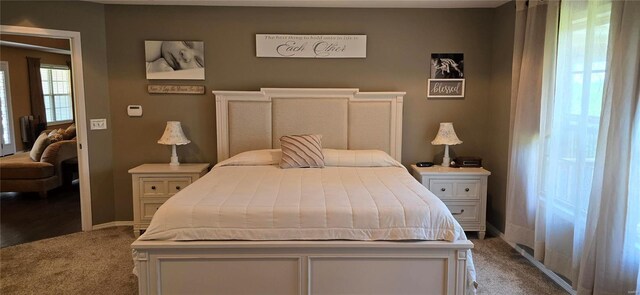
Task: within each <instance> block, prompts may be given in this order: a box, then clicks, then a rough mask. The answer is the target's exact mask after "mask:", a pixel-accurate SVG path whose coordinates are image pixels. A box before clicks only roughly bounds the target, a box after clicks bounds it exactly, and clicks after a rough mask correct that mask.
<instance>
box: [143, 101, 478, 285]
mask: <svg viewBox="0 0 640 295" xmlns="http://www.w3.org/2000/svg"><path fill="white" fill-rule="evenodd" d="M214 94H215V96H216V107H217V108H216V119H217V122H216V123H217V139H218V159H219V161H220V162H219V163H218V164H217V165H216V166H215V167H214V168H213V169H212V171H211V172H209V173H208V174H207V175H205V176H204V177H203V178H201V179H200V180H198V181H196V182H195V183H193V184H192V185H190V186H188V187H187V188H185V189H184V190H182V191H181V192H180V193H178V194H176V195H175V196H173V197H172V198H171V199H170V200H169V201H167V202H166V203H165V204H164V205H163V206H162V207H161V208H160V209H159V210H158V212H157V213H156V215H154V218H153V220H152V222H151V225H150V226H149V228H148V229H147V232H145V234H143V235H142V236H141V237H140V238H139V239H138V240H137V241H135V242H134V243H133V244H132V248H133V251H134V252H133V253H134V261H135V265H136V273H137V275H138V279H139V292H140V294H203V293H206V294H468V293H473V291H474V288H473V286H472V285H473V281H474V279H475V271H474V270H473V264H472V261H471V252H470V249H471V248H472V247H473V244H472V243H471V242H469V241H467V240H466V238H465V236H464V232H463V231H462V228H461V227H460V225H459V224H458V223H457V222H456V221H455V219H453V217H452V216H451V214H450V213H449V211H448V210H447V209H446V207H445V206H444V204H443V203H442V202H441V201H439V199H438V198H437V197H435V196H434V195H433V194H432V193H431V192H429V191H428V190H426V189H425V188H424V187H423V186H422V185H420V184H419V183H418V182H417V181H415V179H413V178H412V177H411V176H410V174H409V173H408V172H407V171H406V169H405V168H404V167H402V165H400V164H399V160H400V154H401V133H402V132H401V131H402V124H401V123H402V97H403V95H404V93H400V92H374V93H371V92H370V93H363V92H359V91H358V90H357V89H262V90H261V91H253V92H251V91H247V92H236V91H214ZM310 133H315V134H323V141H322V143H323V147H324V148H326V149H325V150H323V152H324V154H325V160H326V163H327V166H326V167H325V168H322V169H315V168H310V169H280V168H278V166H277V165H274V164H275V163H277V162H279V150H278V148H279V141H278V140H277V139H278V138H280V136H282V135H287V134H310ZM426 240H428V241H426Z"/></svg>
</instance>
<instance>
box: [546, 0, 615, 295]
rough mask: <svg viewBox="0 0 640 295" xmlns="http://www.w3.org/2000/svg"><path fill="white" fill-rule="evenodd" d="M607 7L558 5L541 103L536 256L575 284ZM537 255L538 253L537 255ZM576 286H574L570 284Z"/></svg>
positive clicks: (598, 109) (603, 62)
mask: <svg viewBox="0 0 640 295" xmlns="http://www.w3.org/2000/svg"><path fill="white" fill-rule="evenodd" d="M610 11H611V2H609V1H597V0H596V1H594V0H590V1H573V0H572V1H563V2H562V3H561V7H560V21H559V29H558V45H557V48H558V51H557V58H556V63H557V64H556V67H555V72H556V79H555V84H554V87H553V88H554V89H555V91H554V92H553V93H552V94H551V95H548V96H546V97H545V99H544V100H543V106H544V108H545V109H544V110H543V116H542V118H541V120H542V124H541V130H543V131H542V133H543V134H544V136H543V137H542V138H541V149H540V151H539V153H540V158H541V159H540V162H539V163H534V165H536V164H537V165H538V166H539V169H540V174H539V179H538V181H537V182H538V184H537V185H539V187H540V190H539V192H538V197H537V198H538V210H539V211H538V213H539V215H538V216H539V218H540V220H539V224H540V230H538V231H539V232H542V234H540V235H539V239H538V240H537V243H538V245H537V246H538V247H536V248H535V250H536V253H535V254H536V255H535V256H536V258H538V259H540V260H542V261H543V262H544V264H545V265H546V266H547V268H549V269H551V270H553V271H555V272H557V273H560V274H562V275H563V276H565V277H567V278H569V279H570V280H571V281H572V282H576V281H577V280H576V279H577V274H578V270H579V262H580V257H581V255H582V249H583V246H584V233H585V226H586V220H587V209H588V207H589V195H590V191H591V180H592V178H593V170H594V161H595V156H596V145H597V139H598V132H599V130H600V113H601V112H602V110H601V106H602V94H603V88H604V80H605V67H606V64H607V44H608V36H609V21H610ZM542 250H544V251H542ZM574 287H575V286H574Z"/></svg>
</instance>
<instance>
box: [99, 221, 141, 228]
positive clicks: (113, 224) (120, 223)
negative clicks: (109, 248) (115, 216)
mask: <svg viewBox="0 0 640 295" xmlns="http://www.w3.org/2000/svg"><path fill="white" fill-rule="evenodd" d="M116 226H133V221H111V222H107V223H101V224H96V225H94V226H93V227H92V228H91V230H97V229H103V228H109V227H116Z"/></svg>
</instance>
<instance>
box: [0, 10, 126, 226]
mask: <svg viewBox="0 0 640 295" xmlns="http://www.w3.org/2000/svg"><path fill="white" fill-rule="evenodd" d="M1 5H2V6H1V9H0V23H2V24H3V25H14V26H25V27H39V28H47V29H57V30H69V31H77V32H80V34H81V38H82V64H83V68H84V83H85V99H86V110H87V118H107V119H108V120H109V119H110V113H111V112H110V110H109V108H110V104H109V90H108V81H107V78H108V77H107V53H106V38H105V36H106V35H105V24H104V6H103V5H101V4H94V3H87V2H36V1H2V4H1ZM88 137H89V138H88V143H89V161H90V165H91V166H90V173H91V197H92V200H91V206H92V213H93V223H94V224H100V223H105V222H109V221H113V220H114V216H115V215H114V198H113V188H114V187H113V169H112V164H111V162H112V160H113V150H112V141H111V139H112V129H109V130H100V131H89V136H88Z"/></svg>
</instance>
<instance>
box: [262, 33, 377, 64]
mask: <svg viewBox="0 0 640 295" xmlns="http://www.w3.org/2000/svg"><path fill="white" fill-rule="evenodd" d="M256 56H257V57H291V58H294V57H298V58H365V57H367V36H366V35H277V34H256Z"/></svg>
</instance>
